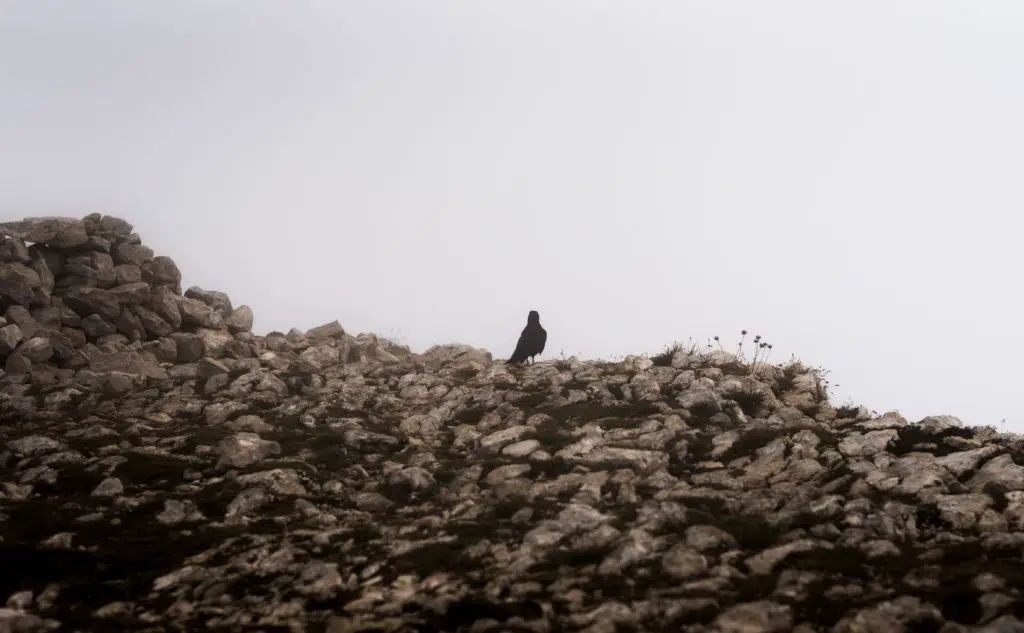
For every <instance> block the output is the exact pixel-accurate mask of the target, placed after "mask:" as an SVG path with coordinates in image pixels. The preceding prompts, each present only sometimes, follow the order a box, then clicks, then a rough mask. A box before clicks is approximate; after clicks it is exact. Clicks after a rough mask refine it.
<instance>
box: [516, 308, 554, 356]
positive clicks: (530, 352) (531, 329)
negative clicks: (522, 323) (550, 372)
mask: <svg viewBox="0 0 1024 633" xmlns="http://www.w3.org/2000/svg"><path fill="white" fill-rule="evenodd" d="M547 340H548V333H547V331H546V330H545V329H544V328H542V327H541V326H540V314H538V313H537V311H536V310H530V314H529V315H528V316H527V317H526V327H524V328H523V333H522V334H520V335H519V342H518V343H516V350H515V351H514V352H512V356H511V357H510V358H509V359H508V362H510V363H522V362H524V361H526V359H527V358H529V359H530V362H531V363H532V362H533V357H534V356H536V355H537V354H540V353H541V352H543V351H544V343H546V342H547Z"/></svg>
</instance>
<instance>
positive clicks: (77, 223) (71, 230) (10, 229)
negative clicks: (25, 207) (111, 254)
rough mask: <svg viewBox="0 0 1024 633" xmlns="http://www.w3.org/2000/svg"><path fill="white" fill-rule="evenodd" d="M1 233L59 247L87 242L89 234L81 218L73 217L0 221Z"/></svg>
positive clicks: (69, 246) (68, 246)
mask: <svg viewBox="0 0 1024 633" xmlns="http://www.w3.org/2000/svg"><path fill="white" fill-rule="evenodd" d="M0 235H7V236H9V237H14V238H17V239H20V240H24V241H26V242H40V243H42V244H46V245H47V246H53V247H57V248H71V247H74V246H79V245H81V244H85V243H86V242H87V241H88V240H89V236H88V235H87V234H86V232H85V225H84V224H82V221H81V220H77V219H73V218H58V217H46V218H28V219H25V220H21V221H18V222H4V223H0Z"/></svg>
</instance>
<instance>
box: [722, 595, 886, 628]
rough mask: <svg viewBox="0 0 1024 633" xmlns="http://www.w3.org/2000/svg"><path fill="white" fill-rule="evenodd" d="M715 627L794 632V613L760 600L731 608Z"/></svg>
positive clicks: (787, 608)
mask: <svg viewBox="0 0 1024 633" xmlns="http://www.w3.org/2000/svg"><path fill="white" fill-rule="evenodd" d="M714 625H715V627H716V628H717V630H718V631H720V632H721V633H782V632H783V631H790V630H792V628H793V611H792V609H791V608H790V607H789V606H788V605H784V604H779V603H776V602H771V601H768V600H759V601H757V602H748V603H746V604H738V605H736V606H734V607H731V608H729V609H728V610H726V611H725V612H724V613H722V614H721V615H720V616H718V617H717V618H715V622H714ZM879 630H881V629H879Z"/></svg>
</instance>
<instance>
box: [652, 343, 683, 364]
mask: <svg viewBox="0 0 1024 633" xmlns="http://www.w3.org/2000/svg"><path fill="white" fill-rule="evenodd" d="M682 349H683V344H682V343H680V342H678V341H676V342H674V343H672V344H671V345H669V346H668V347H666V348H665V350H664V351H662V352H661V353H660V354H655V355H654V356H652V357H651V362H653V363H654V366H655V367H671V366H672V358H674V357H675V355H676V353H677V352H679V351H681V350H682Z"/></svg>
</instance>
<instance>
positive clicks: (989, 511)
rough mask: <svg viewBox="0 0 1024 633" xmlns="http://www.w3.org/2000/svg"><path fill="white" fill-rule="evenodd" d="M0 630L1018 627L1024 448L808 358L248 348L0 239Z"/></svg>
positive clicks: (140, 263) (75, 225)
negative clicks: (585, 357) (867, 393)
mask: <svg viewBox="0 0 1024 633" xmlns="http://www.w3.org/2000/svg"><path fill="white" fill-rule="evenodd" d="M0 235H2V236H4V237H3V238H2V241H0V315H2V316H0V366H2V368H3V369H2V371H0V565H2V566H3V567H4V568H6V569H18V570H19V571H18V573H16V574H0V600H6V604H7V608H0V631H6V630H10V631H14V630H17V631H48V630H57V628H58V627H59V629H60V630H69V631H74V630H90V631H100V630H120V631H125V630H133V631H135V630H137V631H161V630H181V631H184V630H222V631H241V630H263V631H271V630H279V631H285V630H287V631H317V632H321V631H328V632H330V633H354V632H357V631H367V632H368V631H473V632H474V633H485V632H488V631H530V632H536V633H547V632H555V631H587V632H589V633H605V632H608V633H612V632H615V631H686V632H692V633H698V632H699V633H705V632H706V633H711V632H721V633H739V632H750V633H771V632H783V631H799V632H801V633H811V632H814V631H821V632H823V631H834V632H836V633H858V632H864V633H877V632H880V631H906V632H908V633H909V632H917V631H935V632H942V633H956V632H960V631H971V632H977V633H982V632H984V633H1001V632H1008V631H1024V621H1022V620H1020V619H1019V618H1020V616H1022V615H1024V596H1022V595H1021V590H1022V588H1024V558H1022V554H1024V465H1022V464H1024V453H1022V451H1021V446H1022V445H1021V440H1020V438H1018V437H1017V436H1012V435H1008V434H1000V433H997V432H996V431H995V430H994V429H990V428H970V427H965V426H964V425H963V424H962V423H960V421H959V420H957V419H956V418H953V417H950V416H933V417H928V418H925V419H924V420H921V421H919V422H918V423H914V424H911V423H909V422H908V421H907V420H906V419H904V418H903V417H902V416H900V415H899V414H898V413H896V412H889V413H886V414H883V415H880V416H879V415H875V414H873V413H871V412H869V411H868V410H867V409H865V408H863V407H835V406H833V404H832V403H830V402H829V398H828V394H827V390H826V389H825V388H824V385H823V383H822V380H821V378H820V375H819V374H818V373H817V372H815V371H812V370H810V369H808V368H805V367H803V366H802V365H800V364H799V363H792V364H788V365H769V364H766V363H762V364H759V365H757V366H756V367H752V366H751V365H750V364H749V363H746V362H743V360H742V359H739V358H736V357H735V356H733V355H731V354H726V353H723V352H717V353H700V354H698V353H694V352H692V351H688V350H685V349H678V350H674V352H673V353H671V354H668V355H665V356H660V357H656V358H648V357H646V356H628V357H626V358H625V359H624V360H622V361H620V362H603V361H582V360H579V359H575V358H570V359H557V360H548V361H543V362H539V363H537V364H536V365H535V366H526V367H520V366H508V365H505V364H504V363H502V362H500V361H495V360H494V359H493V358H492V357H491V354H490V353H489V352H488V351H486V350H483V349H478V348H474V347H471V346H468V345H445V346H435V347H432V348H430V349H428V350H425V351H424V352H422V353H414V352H412V351H411V350H410V349H409V348H407V347H404V346H401V345H396V344H395V343H393V342H390V341H387V340H384V339H381V338H378V337H377V336H375V335H373V334H360V335H358V336H353V335H351V334H350V333H348V332H346V331H345V329H344V328H343V327H342V325H341V324H340V323H339V322H338V321H332V322H330V323H327V324H325V325H322V326H320V327H316V328H313V329H311V330H309V331H306V332H300V331H298V330H294V329H293V330H291V331H290V332H287V333H281V332H271V333H268V334H266V335H257V334H255V333H253V332H252V324H253V313H252V310H251V309H250V308H248V307H247V306H245V305H239V306H235V305H234V304H233V302H232V301H231V299H230V298H229V297H228V295H227V294H225V293H223V292H218V291H212V290H205V289H202V288H198V287H194V286H193V287H189V288H188V289H187V290H185V291H184V292H183V291H182V274H181V272H180V271H179V269H178V266H177V265H176V264H175V263H174V261H173V260H171V259H170V258H169V257H166V256H161V255H156V254H155V253H154V252H153V250H152V249H150V248H148V247H146V246H145V245H144V244H143V243H142V240H141V238H140V237H139V236H138V235H137V234H136V233H134V232H133V227H132V225H131V224H129V223H128V222H126V221H124V220H122V219H119V218H114V217H110V216H101V215H97V214H94V215H90V216H87V217H85V218H83V219H75V218H28V219H25V220H22V221H19V222H8V223H3V224H0Z"/></svg>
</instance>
